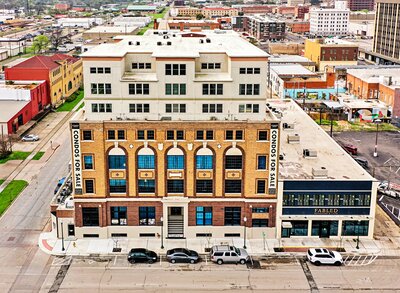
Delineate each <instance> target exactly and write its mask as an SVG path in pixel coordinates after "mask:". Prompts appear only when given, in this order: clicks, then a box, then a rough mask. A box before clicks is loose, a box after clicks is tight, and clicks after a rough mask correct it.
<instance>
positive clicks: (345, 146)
mask: <svg viewBox="0 0 400 293" xmlns="http://www.w3.org/2000/svg"><path fill="white" fill-rule="evenodd" d="M340 146H341V147H342V148H343V149H344V150H345V151H347V152H348V153H350V154H352V155H353V156H356V155H357V147H356V146H354V145H352V144H347V143H340Z"/></svg>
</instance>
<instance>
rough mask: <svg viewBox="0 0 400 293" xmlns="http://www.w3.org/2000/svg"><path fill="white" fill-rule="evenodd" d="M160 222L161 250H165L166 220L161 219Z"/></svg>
mask: <svg viewBox="0 0 400 293" xmlns="http://www.w3.org/2000/svg"><path fill="white" fill-rule="evenodd" d="M160 222H161V249H164V231H163V230H164V218H163V217H161V218H160Z"/></svg>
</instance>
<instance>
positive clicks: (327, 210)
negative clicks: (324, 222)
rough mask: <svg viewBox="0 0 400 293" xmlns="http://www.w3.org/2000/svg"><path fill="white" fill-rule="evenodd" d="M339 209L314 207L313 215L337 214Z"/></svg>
mask: <svg viewBox="0 0 400 293" xmlns="http://www.w3.org/2000/svg"><path fill="white" fill-rule="evenodd" d="M338 213H339V209H336V208H333V209H332V208H315V209H314V215H337V214H338Z"/></svg>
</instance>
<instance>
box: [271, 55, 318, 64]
mask: <svg viewBox="0 0 400 293" xmlns="http://www.w3.org/2000/svg"><path fill="white" fill-rule="evenodd" d="M269 60H270V62H271V63H307V62H309V63H310V64H311V65H313V64H315V62H314V61H311V60H310V59H308V58H307V57H303V56H299V55H271V56H270V57H269Z"/></svg>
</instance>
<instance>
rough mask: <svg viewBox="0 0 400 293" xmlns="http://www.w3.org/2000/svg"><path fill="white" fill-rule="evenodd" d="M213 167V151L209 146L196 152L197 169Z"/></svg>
mask: <svg viewBox="0 0 400 293" xmlns="http://www.w3.org/2000/svg"><path fill="white" fill-rule="evenodd" d="M212 168H213V153H212V151H211V150H210V149H209V148H201V149H199V150H198V151H197V153H196V169H199V170H210V169H212Z"/></svg>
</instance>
